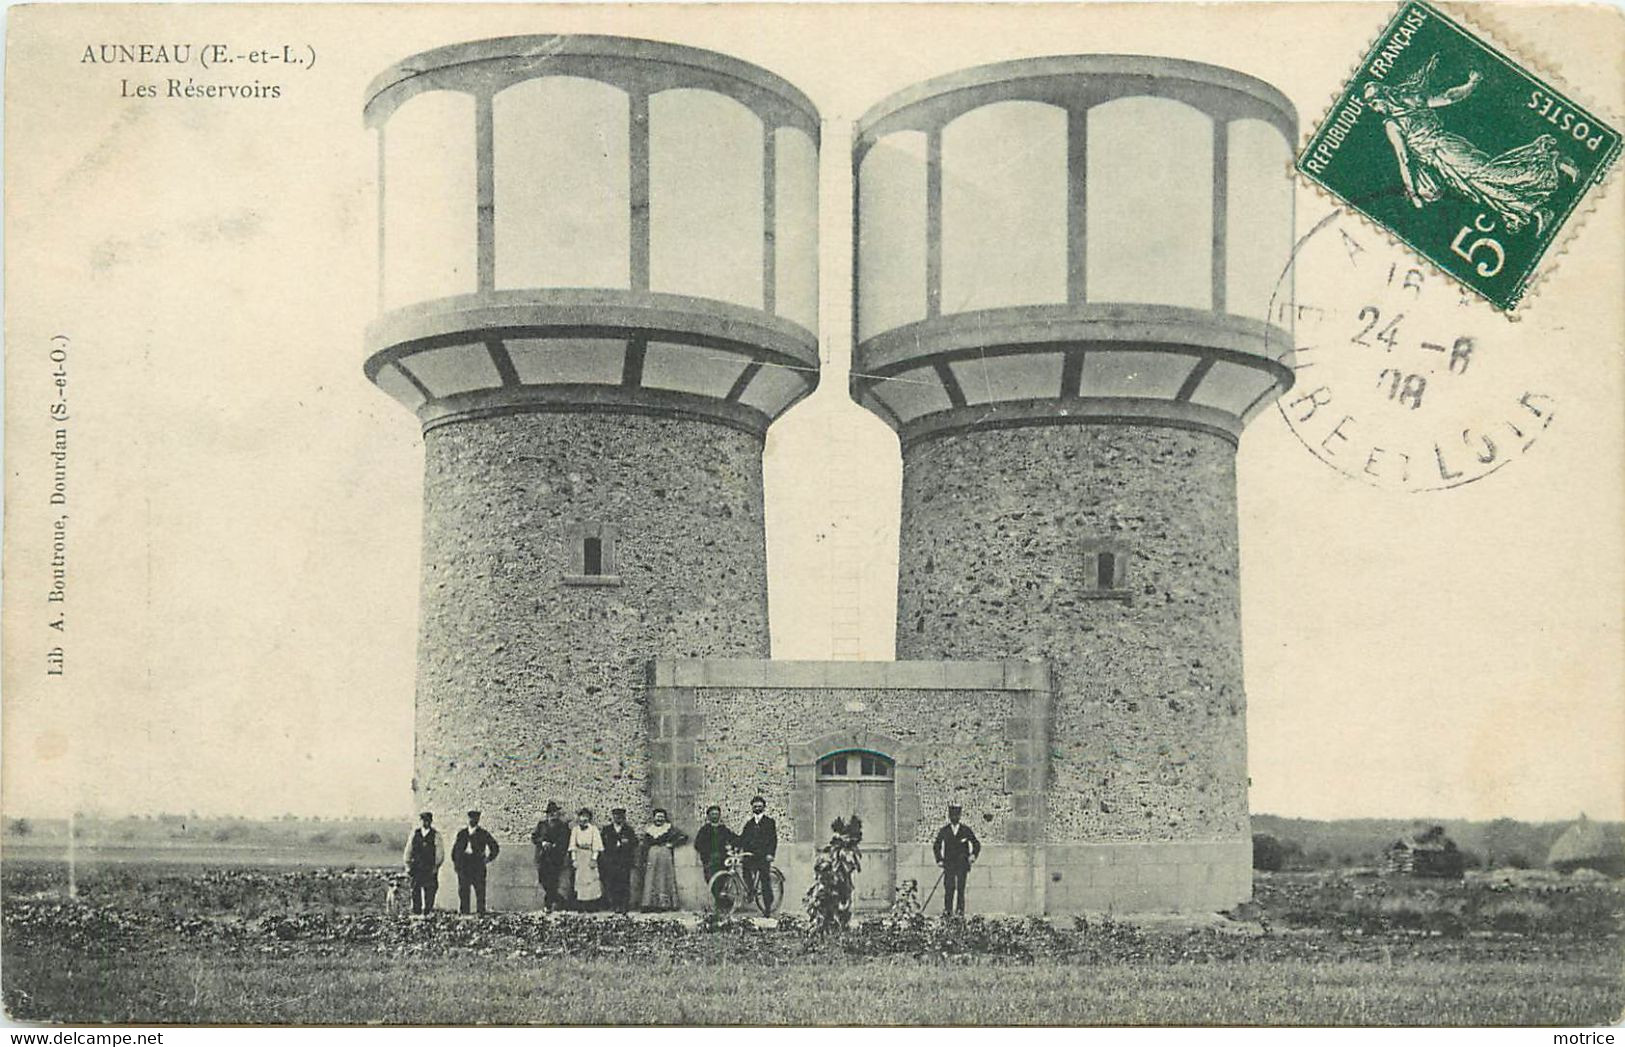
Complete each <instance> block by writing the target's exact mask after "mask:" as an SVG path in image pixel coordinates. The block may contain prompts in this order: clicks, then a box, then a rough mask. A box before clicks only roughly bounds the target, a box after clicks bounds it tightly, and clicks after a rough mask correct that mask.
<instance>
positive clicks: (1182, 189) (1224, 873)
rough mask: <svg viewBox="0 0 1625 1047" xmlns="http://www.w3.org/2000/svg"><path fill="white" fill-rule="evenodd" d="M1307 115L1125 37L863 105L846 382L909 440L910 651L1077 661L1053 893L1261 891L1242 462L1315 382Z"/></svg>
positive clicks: (906, 638) (1058, 749) (905, 593)
mask: <svg viewBox="0 0 1625 1047" xmlns="http://www.w3.org/2000/svg"><path fill="white" fill-rule="evenodd" d="M1296 133H1297V130H1296V117H1295V114H1294V110H1293V108H1292V106H1291V104H1290V103H1289V102H1288V101H1287V100H1286V98H1285V97H1283V96H1282V95H1281V94H1280V93H1279V92H1278V91H1276V90H1275V89H1273V88H1271V87H1270V86H1269V85H1267V84H1265V83H1262V82H1261V81H1258V80H1255V79H1252V78H1251V77H1247V76H1244V75H1241V74H1239V73H1235V72H1232V71H1230V70H1226V69H1220V68H1216V67H1213V66H1207V65H1200V64H1197V63H1193V62H1185V61H1177V60H1173V59H1164V58H1148V57H1140V56H1114V55H1078V56H1061V57H1054V58H1038V59H1029V60H1023V61H1014V62H1007V63H1002V64H998V65H991V66H984V67H981V68H976V69H970V70H966V71H963V72H960V73H955V74H952V75H949V76H945V77H942V78H940V79H937V80H932V81H930V82H927V83H924V84H920V85H918V86H916V87H913V88H910V89H908V90H906V91H903V92H901V93H900V94H898V95H896V96H894V97H892V98H891V99H888V100H887V101H884V102H882V103H881V104H879V105H878V106H876V107H875V108H874V109H872V110H870V111H869V112H868V113H867V114H866V115H865V116H864V117H863V119H862V120H861V121H860V123H859V127H858V133H857V140H856V143H855V145H854V154H853V162H854V173H855V177H856V180H857V208H856V209H857V215H856V222H857V256H856V260H855V261H856V271H857V276H856V284H857V309H856V317H855V321H856V330H855V337H854V345H855V350H854V368H853V369H854V372H856V376H855V377H854V378H853V381H852V388H853V394H854V395H855V396H856V398H857V399H858V400H859V401H860V402H861V403H863V404H864V405H865V406H867V407H869V408H870V409H871V410H873V411H874V412H875V413H877V414H878V415H880V416H881V417H882V418H884V419H885V420H886V421H887V422H888V423H890V424H891V425H892V427H893V428H894V429H896V431H897V433H898V436H899V438H900V440H901V443H902V453H903V498H902V531H901V539H900V546H899V550H900V551H899V555H900V561H901V562H900V568H899V587H898V588H899V592H898V610H897V655H898V657H899V658H910V659H974V658H1030V659H1043V660H1046V661H1048V662H1049V663H1050V664H1051V665H1052V667H1053V674H1054V675H1053V688H1054V693H1053V697H1052V707H1051V719H1050V723H1049V725H1048V731H1047V739H1046V741H1045V742H1044V743H1043V744H1046V745H1047V749H1048V752H1047V754H1046V755H1047V767H1048V785H1047V788H1046V789H1045V791H1044V795H1043V797H1042V798H1041V800H1039V801H1036V802H1041V803H1043V804H1044V805H1045V807H1046V808H1047V809H1046V810H1045V811H1044V812H1042V819H1041V824H1042V829H1041V830H1038V833H1039V835H1040V837H1041V838H1040V839H1036V840H1034V841H1033V842H1034V843H1035V844H1040V845H1042V847H1043V851H1044V857H1045V872H1046V875H1045V877H1044V879H1045V880H1046V888H1045V889H1046V892H1047V898H1046V901H1045V908H1046V909H1047V910H1048V911H1051V912H1055V911H1066V910H1067V909H1069V908H1074V907H1077V905H1078V904H1079V903H1080V901H1083V900H1085V899H1087V900H1088V901H1089V902H1090V904H1093V903H1095V902H1098V901H1099V900H1100V899H1101V898H1103V897H1104V898H1106V899H1113V898H1115V899H1117V900H1118V906H1119V907H1122V908H1132V907H1141V908H1161V907H1170V906H1172V907H1183V908H1222V907H1224V906H1226V905H1229V904H1234V903H1235V902H1236V901H1239V900H1241V899H1243V898H1245V897H1247V896H1248V895H1249V894H1250V874H1251V862H1250V849H1251V835H1250V829H1249V824H1248V807H1247V784H1248V782H1247V761H1246V696H1245V694H1244V690H1243V683H1242V666H1241V618H1240V601H1239V586H1238V551H1237V524H1236V479H1235V461H1236V448H1237V441H1238V439H1239V437H1240V434H1241V430H1242V427H1243V426H1244V425H1245V424H1246V423H1247V421H1248V420H1249V419H1251V418H1252V417H1253V416H1254V415H1255V414H1257V413H1258V412H1259V411H1260V410H1262V409H1263V408H1264V407H1265V406H1266V405H1267V404H1269V403H1270V402H1271V401H1272V400H1273V399H1274V398H1275V397H1276V396H1278V395H1279V394H1280V393H1281V392H1282V391H1283V390H1285V389H1286V388H1288V387H1289V386H1290V384H1291V381H1292V371H1291V367H1290V364H1291V359H1290V356H1289V355H1287V356H1283V355H1282V354H1283V353H1285V354H1290V347H1291V345H1292V341H1291V336H1290V334H1289V333H1287V332H1286V331H1283V330H1279V329H1275V328H1272V327H1271V323H1270V321H1271V319H1272V316H1279V315H1290V310H1282V309H1279V308H1276V309H1273V310H1272V300H1273V299H1274V298H1275V296H1276V293H1277V284H1278V283H1279V282H1280V280H1281V275H1282V269H1283V267H1284V265H1285V262H1286V260H1287V259H1288V258H1289V257H1290V252H1291V244H1292V188H1291V182H1290V180H1289V178H1288V175H1287V170H1288V167H1289V165H1290V162H1291V152H1290V146H1291V143H1292V142H1294V141H1295V140H1296ZM1275 304H1277V305H1279V304H1280V303H1275ZM1103 877H1104V878H1103Z"/></svg>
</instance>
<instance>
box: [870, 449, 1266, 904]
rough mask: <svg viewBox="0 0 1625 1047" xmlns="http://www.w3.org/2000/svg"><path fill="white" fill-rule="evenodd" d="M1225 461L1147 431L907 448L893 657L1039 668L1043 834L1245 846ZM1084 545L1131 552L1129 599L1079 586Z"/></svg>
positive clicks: (1222, 454)
mask: <svg viewBox="0 0 1625 1047" xmlns="http://www.w3.org/2000/svg"><path fill="white" fill-rule="evenodd" d="M1234 463H1235V449H1234V447H1233V446H1232V445H1230V444H1229V443H1227V442H1226V441H1224V440H1222V439H1220V438H1218V437H1215V436H1210V435H1206V434H1202V433H1197V432H1189V431H1184V430H1179V429H1172V428H1160V427H1151V426H1095V425H1075V426H1037V427H1028V428H1014V429H1002V430H985V431H979V432H968V433H961V434H956V435H950V436H945V437H941V438H937V439H930V440H926V441H923V442H921V443H918V444H915V445H914V446H912V447H910V448H909V449H908V450H907V451H906V452H905V455H904V462H903V510H902V531H901V544H900V561H901V563H900V576H899V586H898V590H899V591H898V598H899V604H898V624H897V649H898V657H900V658H1045V659H1049V660H1051V661H1052V662H1053V664H1054V671H1055V696H1054V720H1053V727H1052V738H1051V742H1050V752H1051V763H1050V778H1049V780H1050V791H1049V819H1048V831H1047V839H1048V840H1049V842H1050V843H1051V844H1052V845H1055V844H1062V843H1068V842H1096V841H1146V842H1152V841H1176V840H1218V841H1233V840H1237V839H1245V838H1246V834H1247V832H1248V828H1247V767H1246V727H1245V714H1246V706H1245V697H1244V695H1243V690H1242V672H1241V631H1240V613H1239V606H1238V578H1237V540H1236V501H1235V468H1234ZM1091 541H1103V542H1105V543H1107V544H1113V543H1115V544H1116V546H1117V547H1118V548H1119V549H1120V550H1123V551H1126V552H1127V553H1128V554H1129V556H1130V559H1129V562H1128V566H1127V573H1126V577H1125V585H1126V588H1127V590H1128V592H1127V594H1126V597H1125V598H1104V599H1102V598H1098V597H1091V596H1090V595H1089V594H1088V593H1087V592H1086V590H1087V588H1088V586H1087V585H1086V582H1085V577H1084V574H1085V571H1086V569H1087V567H1086V559H1085V556H1084V551H1085V543H1088V542H1091ZM1226 846H1228V844H1226ZM1226 854H1228V851H1226ZM1060 857H1061V856H1060V854H1059V852H1055V851H1054V849H1053V846H1052V858H1051V862H1052V866H1053V865H1054V864H1055V863H1056V862H1057V861H1058V860H1060ZM1226 861H1228V859H1226ZM1063 864H1064V863H1063ZM1221 864H1222V863H1221ZM1242 870H1243V872H1244V871H1245V866H1243V867H1242ZM1227 875H1228V874H1227ZM1232 886H1238V885H1232ZM1238 889H1241V890H1243V893H1244V892H1245V888H1241V887H1239V886H1238Z"/></svg>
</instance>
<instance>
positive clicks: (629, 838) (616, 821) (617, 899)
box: [598, 807, 638, 913]
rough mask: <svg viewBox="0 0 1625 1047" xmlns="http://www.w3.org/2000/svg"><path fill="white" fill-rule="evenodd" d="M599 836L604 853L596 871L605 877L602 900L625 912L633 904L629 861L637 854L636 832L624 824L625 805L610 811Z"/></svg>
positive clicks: (617, 910)
mask: <svg viewBox="0 0 1625 1047" xmlns="http://www.w3.org/2000/svg"><path fill="white" fill-rule="evenodd" d="M600 835H601V836H602V837H603V840H604V853H602V854H600V855H599V856H598V872H599V874H600V875H601V876H603V878H604V902H605V905H606V906H608V907H609V908H612V909H614V910H615V911H616V912H620V913H624V912H626V911H627V910H628V909H629V908H631V907H632V862H633V860H634V859H635V858H636V857H637V853H638V833H637V830H636V829H634V828H632V827H631V826H630V825H628V824H626V808H625V807H616V808H614V809H612V810H611V811H610V812H609V824H608V825H606V826H604V828H603V829H602V830H601V833H600Z"/></svg>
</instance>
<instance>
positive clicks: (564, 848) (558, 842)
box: [530, 800, 570, 912]
mask: <svg viewBox="0 0 1625 1047" xmlns="http://www.w3.org/2000/svg"><path fill="white" fill-rule="evenodd" d="M530 842H531V845H532V846H533V847H535V849H536V882H537V883H539V884H541V885H542V896H543V901H542V907H543V908H545V909H546V910H547V911H548V912H552V911H553V910H555V909H562V908H563V907H564V901H565V899H564V895H565V890H564V888H563V886H562V884H561V881H562V880H563V879H564V872H565V870H566V869H567V868H568V867H569V864H570V823H569V822H567V821H565V820H564V808H563V807H560V806H559V803H558V801H557V800H549V801H547V812H546V814H545V815H544V816H543V818H542V820H541V821H539V822H537V823H536V829H535V831H534V832H532V833H531V834H530Z"/></svg>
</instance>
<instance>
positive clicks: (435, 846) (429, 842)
mask: <svg viewBox="0 0 1625 1047" xmlns="http://www.w3.org/2000/svg"><path fill="white" fill-rule="evenodd" d="M418 819H419V820H420V821H421V822H422V823H423V824H422V825H421V826H419V827H418V828H416V829H414V830H412V838H411V839H409V840H407V841H406V853H405V854H403V855H402V856H401V858H402V860H403V861H405V863H406V874H407V876H409V877H410V878H411V880H412V912H413V913H432V912H434V895H435V892H436V891H438V890H439V889H440V863H441V862H444V861H445V860H446V844H445V841H443V840H441V838H440V833H439V832H437V831H436V830H435V827H434V815H432V814H430V813H429V812H428V811H424V812H423V813H422V814H420V815H418Z"/></svg>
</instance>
